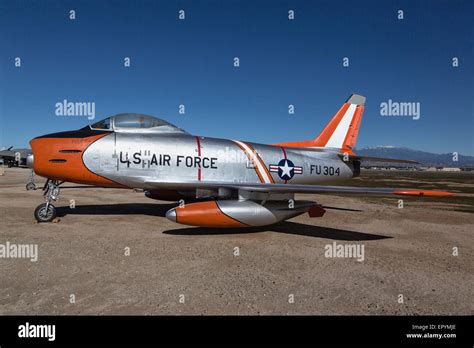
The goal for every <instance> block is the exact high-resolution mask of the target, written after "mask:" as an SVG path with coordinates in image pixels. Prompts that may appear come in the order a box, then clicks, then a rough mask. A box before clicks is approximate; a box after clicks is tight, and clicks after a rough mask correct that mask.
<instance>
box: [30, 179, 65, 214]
mask: <svg viewBox="0 0 474 348" xmlns="http://www.w3.org/2000/svg"><path fill="white" fill-rule="evenodd" d="M62 183H63V182H59V181H58V180H51V179H48V181H46V184H44V187H43V191H44V196H45V198H46V203H43V204H40V205H38V206H37V207H36V209H35V218H36V221H38V222H51V221H53V220H54V219H55V218H56V216H57V213H56V208H55V207H54V205H52V204H51V202H52V201H56V200H57V199H58V197H59V185H61V184H62Z"/></svg>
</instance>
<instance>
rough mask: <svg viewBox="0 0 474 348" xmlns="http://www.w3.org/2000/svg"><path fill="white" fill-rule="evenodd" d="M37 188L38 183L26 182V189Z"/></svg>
mask: <svg viewBox="0 0 474 348" xmlns="http://www.w3.org/2000/svg"><path fill="white" fill-rule="evenodd" d="M31 190H36V185H35V184H34V183H32V182H29V183H28V184H26V191H31Z"/></svg>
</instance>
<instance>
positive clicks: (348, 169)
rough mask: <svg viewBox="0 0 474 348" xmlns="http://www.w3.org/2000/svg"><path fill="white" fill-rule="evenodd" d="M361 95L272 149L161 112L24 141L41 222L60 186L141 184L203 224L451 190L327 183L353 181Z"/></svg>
mask: <svg viewBox="0 0 474 348" xmlns="http://www.w3.org/2000/svg"><path fill="white" fill-rule="evenodd" d="M364 104H365V97H363V96H361V95H357V94H353V95H351V96H350V97H349V98H348V99H347V101H346V102H345V103H344V104H343V105H342V106H341V108H340V109H339V111H337V112H336V114H335V115H334V117H333V118H332V119H331V120H330V121H329V123H328V124H327V126H326V127H325V128H324V129H323V131H322V132H321V134H319V135H318V136H317V137H315V138H314V139H311V140H305V141H295V142H287V143H279V144H272V145H265V144H258V143H251V142H246V141H241V140H227V139H217V138H208V137H204V136H200V135H191V134H189V133H187V132H186V131H184V130H182V129H180V128H178V127H176V126H174V125H172V124H170V123H168V122H166V121H164V120H161V119H159V118H155V117H152V116H147V115H142V114H131V113H127V114H118V115H115V116H111V117H108V118H106V119H103V120H101V121H99V122H97V123H94V124H92V125H89V126H86V127H84V128H81V129H79V130H75V131H67V132H61V133H54V134H48V135H43V136H40V137H37V138H35V139H33V140H31V142H30V144H31V148H32V149H33V158H32V159H31V161H30V165H32V167H33V168H34V171H35V172H36V174H38V175H41V176H43V177H46V178H48V180H47V182H46V184H45V186H44V192H45V198H46V203H43V204H41V205H39V206H38V207H37V208H36V210H35V218H36V219H37V221H39V222H49V221H52V220H53V219H54V218H55V217H56V209H55V207H54V206H53V204H52V201H54V200H56V199H57V198H58V196H59V192H60V190H59V186H60V185H61V184H62V183H63V182H73V183H79V184H86V185H94V186H101V187H115V188H133V189H143V190H144V191H145V194H146V196H147V197H150V198H153V199H158V200H172V201H179V205H177V206H176V207H175V208H173V209H170V210H169V211H168V212H167V213H166V217H167V218H168V219H169V220H171V221H173V222H177V223H180V224H186V225H193V226H202V227H215V228H227V227H248V226H265V225H270V224H274V223H277V222H279V221H283V220H287V219H290V218H293V217H295V216H298V215H300V214H303V213H308V214H309V216H311V217H321V216H323V214H324V212H325V209H324V208H323V207H322V206H321V205H320V204H318V203H317V202H314V201H305V200H295V193H314V194H318V193H320V194H338V193H350V194H360V195H368V194H385V195H386V194H395V195H407V196H449V195H452V194H451V193H449V192H440V191H425V190H410V189H404V190H400V189H392V188H364V187H348V186H329V185H328V184H331V185H332V184H334V183H336V182H338V181H342V180H347V179H350V178H353V177H357V176H358V175H359V173H360V163H361V161H363V160H370V161H381V162H401V163H412V164H413V163H416V162H413V161H404V160H395V159H386V158H374V157H361V156H357V155H356V154H355V153H354V152H353V148H354V146H355V144H356V140H357V134H358V130H359V126H360V123H361V119H362V114H363V112H364Z"/></svg>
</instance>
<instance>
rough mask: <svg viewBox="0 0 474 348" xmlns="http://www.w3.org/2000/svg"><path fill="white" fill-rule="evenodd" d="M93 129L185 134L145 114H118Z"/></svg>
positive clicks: (96, 124) (95, 124)
mask: <svg viewBox="0 0 474 348" xmlns="http://www.w3.org/2000/svg"><path fill="white" fill-rule="evenodd" d="M89 127H90V128H91V129H97V130H109V131H115V132H131V133H185V134H187V132H185V131H184V130H182V129H181V128H178V127H176V126H174V125H172V124H171V123H169V122H166V121H164V120H162V119H160V118H156V117H153V116H148V115H143V114H117V115H114V116H110V117H107V118H105V119H103V120H101V121H99V122H96V123H94V124H91V125H90V126H89Z"/></svg>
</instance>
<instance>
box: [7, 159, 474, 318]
mask: <svg viewBox="0 0 474 348" xmlns="http://www.w3.org/2000/svg"><path fill="white" fill-rule="evenodd" d="M28 173H29V172H28V170H27V169H18V168H12V169H8V168H6V169H5V174H4V175H3V176H0V212H1V213H0V214H1V215H0V216H1V220H2V221H1V225H0V226H1V227H0V244H6V243H7V242H9V243H16V244H37V245H38V260H37V262H32V261H30V259H19V258H0V314H319V315H328V314H348V315H349V314H362V315H363V314H379V315H385V314H448V315H449V314H473V312H474V310H473V309H474V276H473V275H474V258H473V256H474V250H473V249H474V243H473V242H474V238H473V233H474V229H473V225H474V214H473V213H472V211H473V207H474V199H473V194H472V192H471V191H470V190H472V187H473V175H471V176H469V175H468V176H466V175H460V174H459V176H456V175H451V174H450V176H449V178H446V177H439V178H437V177H436V173H434V174H433V173H431V174H430V177H429V180H428V179H427V180H428V181H430V180H431V184H432V185H433V182H434V183H436V182H437V180H438V181H439V182H440V183H442V185H444V186H448V187H447V188H449V187H452V188H453V189H454V190H455V191H456V190H458V191H462V190H460V188H462V187H466V188H467V189H466V191H465V192H467V193H466V194H465V195H464V197H463V198H462V199H461V200H453V201H451V202H450V201H449V200H446V199H442V200H432V201H430V200H428V198H425V199H424V200H418V199H406V200H404V207H403V208H402V209H399V208H398V198H392V199H389V198H385V197H381V198H380V199H379V198H378V197H375V198H374V197H370V198H365V197H354V196H351V197H343V196H329V195H301V196H300V198H303V199H313V200H316V201H318V202H319V203H321V204H323V205H324V206H327V207H329V208H331V209H328V210H327V212H326V214H325V216H324V217H322V218H314V219H311V218H309V217H308V215H306V214H305V215H302V216H299V217H296V218H293V219H291V220H289V221H287V222H283V223H280V224H277V225H274V226H270V227H266V228H260V229H257V228H255V229H246V230H245V229H244V230H213V229H205V228H196V227H188V226H183V225H179V224H175V223H172V222H171V221H168V220H167V219H166V218H165V217H164V214H165V212H166V211H167V210H168V209H170V208H171V207H173V206H174V205H176V204H173V203H171V204H170V203H169V202H160V201H154V200H150V199H148V198H146V197H145V196H144V195H143V193H140V192H134V191H132V190H116V189H100V188H67V187H65V188H63V189H62V191H61V196H60V200H59V201H58V202H56V204H55V205H56V207H58V211H59V214H60V216H61V217H60V221H59V222H57V223H48V224H37V223H35V221H34V217H33V211H34V209H35V207H36V206H37V205H38V204H40V203H42V202H43V197H42V192H41V190H36V191H26V190H25V182H26V179H27V177H28ZM379 174H380V173H379V172H378V173H376V177H378V178H379V179H380V181H381V180H385V181H384V182H383V185H385V186H391V184H394V183H395V181H396V178H399V177H400V175H399V176H396V175H393V173H390V175H392V176H390V175H389V176H388V177H389V178H392V180H386V179H382V178H386V177H385V176H383V175H382V174H383V173H381V174H380V175H379ZM454 174H456V173H454ZM417 175H418V174H417ZM433 175H435V176H433ZM403 176H404V177H407V178H408V179H407V178H404V179H403V180H402V181H403V185H404V186H406V187H413V185H412V186H410V174H409V173H404V174H403ZM433 178H434V179H433ZM370 179H371V176H370V175H365V174H363V175H362V177H361V179H359V181H357V184H358V185H361V184H364V182H366V183H367V182H369V183H370V182H373V181H371V180H370ZM412 179H413V181H414V183H415V182H418V183H419V182H420V181H422V179H423V178H422V177H419V176H417V177H413V178H412ZM36 180H37V181H38V182H41V181H42V180H41V179H39V178H36ZM66 186H67V185H66ZM69 186H73V185H69ZM445 188H446V187H445ZM71 199H74V200H75V204H76V207H75V208H74V209H70V208H69V203H70V200H71ZM333 243H336V245H343V246H344V245H346V244H355V245H359V247H362V246H363V247H364V259H363V261H358V260H357V259H356V258H352V257H345V258H330V257H326V255H325V251H326V247H327V246H328V245H329V246H332V245H333ZM128 250H129V251H130V255H126V253H127V251H128ZM455 250H457V252H458V254H457V256H456V255H453V253H454V254H456V252H454V251H455ZM237 254H238V255H237ZM72 295H73V296H72ZM72 299H74V300H75V301H72ZM71 302H73V303H71Z"/></svg>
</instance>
